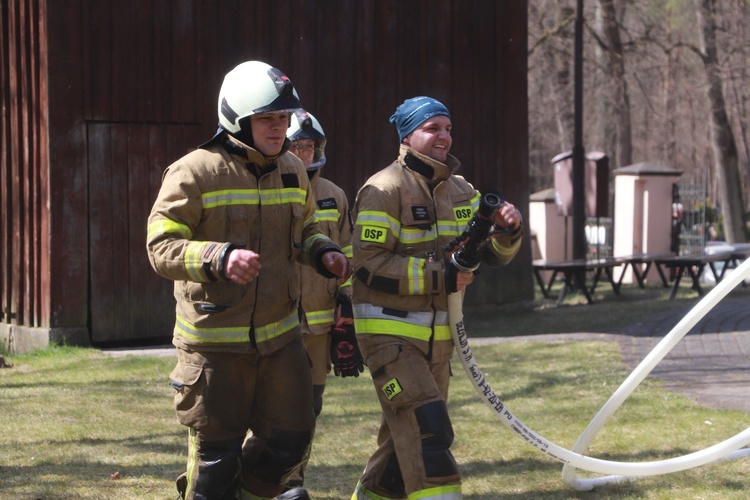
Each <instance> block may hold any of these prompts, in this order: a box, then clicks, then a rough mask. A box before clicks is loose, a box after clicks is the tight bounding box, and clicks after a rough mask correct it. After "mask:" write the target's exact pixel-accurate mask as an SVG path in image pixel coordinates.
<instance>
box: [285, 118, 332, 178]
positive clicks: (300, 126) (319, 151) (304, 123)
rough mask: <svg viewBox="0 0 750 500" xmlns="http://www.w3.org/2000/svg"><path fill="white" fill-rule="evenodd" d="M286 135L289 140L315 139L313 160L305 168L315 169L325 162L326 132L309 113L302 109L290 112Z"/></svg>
mask: <svg viewBox="0 0 750 500" xmlns="http://www.w3.org/2000/svg"><path fill="white" fill-rule="evenodd" d="M286 136H287V138H288V139H289V140H290V141H299V140H300V139H312V140H313V141H315V154H314V155H313V162H312V164H311V165H310V166H309V167H307V170H317V169H319V168H322V167H323V165H325V164H326V134H325V132H324V131H323V127H321V125H320V122H319V121H318V120H317V119H316V118H315V117H314V116H313V115H312V114H311V113H308V112H307V111H305V110H303V109H299V110H297V111H295V112H294V113H292V119H291V120H290V124H289V129H288V130H287V132H286Z"/></svg>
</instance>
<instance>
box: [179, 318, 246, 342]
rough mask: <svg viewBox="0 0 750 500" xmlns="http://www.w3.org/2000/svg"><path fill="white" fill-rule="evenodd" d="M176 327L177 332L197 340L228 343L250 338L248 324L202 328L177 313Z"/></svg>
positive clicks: (244, 340)
mask: <svg viewBox="0 0 750 500" xmlns="http://www.w3.org/2000/svg"><path fill="white" fill-rule="evenodd" d="M174 328H175V331H177V333H179V334H180V335H182V336H183V337H185V338H186V339H189V340H192V341H195V342H212V343H220V344H228V343H232V342H248V341H249V340H250V328H249V327H247V326H244V327H237V326H228V327H222V328H200V327H197V326H195V325H193V324H191V323H190V322H189V321H187V320H186V319H185V318H183V317H182V316H180V315H177V318H176V321H175V326H174Z"/></svg>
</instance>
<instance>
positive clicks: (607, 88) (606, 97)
mask: <svg viewBox="0 0 750 500" xmlns="http://www.w3.org/2000/svg"><path fill="white" fill-rule="evenodd" d="M594 26H595V28H594V29H595V30H596V31H597V32H598V33H601V32H603V31H604V16H602V9H601V7H598V8H597V9H596V17H595V21H594ZM594 57H595V59H596V68H597V70H596V71H595V72H594V78H595V80H594V81H593V84H592V85H591V87H592V90H593V92H594V99H593V101H594V102H593V105H594V110H595V113H596V122H595V123H596V126H595V127H593V130H589V131H588V138H589V139H593V140H592V141H591V142H587V144H594V145H595V147H596V148H598V150H599V151H602V152H604V153H605V154H606V155H607V156H608V157H609V158H611V159H612V168H619V167H625V166H627V165H620V164H619V163H616V162H617V159H616V158H615V157H614V154H615V152H616V151H617V130H616V129H615V120H613V119H612V116H614V115H615V113H614V111H613V109H612V108H613V107H614V106H613V104H612V90H611V87H612V85H613V83H612V79H611V78H610V75H609V72H604V71H601V70H600V69H599V68H606V67H607V66H608V64H609V63H608V62H609V58H608V57H607V51H606V50H605V49H604V47H603V46H602V45H601V44H598V43H597V44H595V45H594Z"/></svg>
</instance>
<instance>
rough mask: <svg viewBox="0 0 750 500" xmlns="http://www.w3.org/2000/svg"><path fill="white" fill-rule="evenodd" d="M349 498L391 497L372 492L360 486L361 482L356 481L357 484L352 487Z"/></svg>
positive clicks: (383, 499)
mask: <svg viewBox="0 0 750 500" xmlns="http://www.w3.org/2000/svg"><path fill="white" fill-rule="evenodd" d="M351 500H391V497H383V496H380V495H378V494H377V493H373V492H372V491H370V490H368V489H367V488H365V487H364V486H362V483H361V482H359V481H357V486H356V487H355V488H354V493H352V498H351Z"/></svg>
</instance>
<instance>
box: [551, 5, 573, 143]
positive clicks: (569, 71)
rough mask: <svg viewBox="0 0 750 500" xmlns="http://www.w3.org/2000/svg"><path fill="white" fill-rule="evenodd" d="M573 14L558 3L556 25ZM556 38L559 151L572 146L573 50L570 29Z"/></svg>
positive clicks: (570, 8) (556, 104)
mask: <svg viewBox="0 0 750 500" xmlns="http://www.w3.org/2000/svg"><path fill="white" fill-rule="evenodd" d="M574 14H575V11H574V10H573V8H572V7H568V6H564V5H559V6H558V11H557V20H556V24H557V25H565V24H566V22H567V21H568V20H569V19H571V18H572V17H573V16H574ZM560 34H561V35H562V36H560V37H559V38H557V42H556V43H557V44H558V50H555V51H554V52H552V65H553V66H552V67H553V68H554V77H553V79H552V89H553V90H552V94H553V96H554V105H555V111H556V116H557V130H558V140H559V144H560V151H561V152H562V151H567V150H570V149H571V148H572V146H573V121H574V116H573V106H572V99H573V97H572V96H573V76H572V75H573V50H572V48H571V46H570V42H571V41H572V40H573V35H572V33H570V29H565V30H561V32H560Z"/></svg>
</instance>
